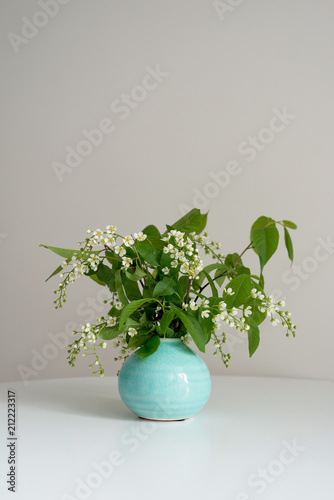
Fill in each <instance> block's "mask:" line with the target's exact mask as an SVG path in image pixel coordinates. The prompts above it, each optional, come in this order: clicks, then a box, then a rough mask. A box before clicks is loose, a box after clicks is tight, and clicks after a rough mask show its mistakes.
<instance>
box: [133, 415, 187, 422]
mask: <svg viewBox="0 0 334 500" xmlns="http://www.w3.org/2000/svg"><path fill="white" fill-rule="evenodd" d="M138 418H141V419H142V420H154V422H183V421H184V420H189V418H191V417H186V418H149V417H140V416H139V415H138Z"/></svg>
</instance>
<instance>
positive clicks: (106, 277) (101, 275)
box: [96, 262, 115, 283]
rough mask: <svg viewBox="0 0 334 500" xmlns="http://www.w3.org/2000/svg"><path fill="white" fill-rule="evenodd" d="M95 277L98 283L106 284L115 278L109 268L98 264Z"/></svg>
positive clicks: (113, 272) (101, 263)
mask: <svg viewBox="0 0 334 500" xmlns="http://www.w3.org/2000/svg"><path fill="white" fill-rule="evenodd" d="M96 275H97V277H98V279H99V280H100V281H104V283H107V282H108V281H111V280H112V279H114V278H115V271H113V270H112V269H111V268H110V267H109V266H106V265H105V264H103V262H100V263H99V265H98V268H97V271H96Z"/></svg>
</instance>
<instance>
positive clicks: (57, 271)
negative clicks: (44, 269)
mask: <svg viewBox="0 0 334 500" xmlns="http://www.w3.org/2000/svg"><path fill="white" fill-rule="evenodd" d="M61 271H63V266H58V267H57V269H56V270H55V271H53V273H52V274H50V276H49V277H48V278H47V279H46V280H45V282H47V281H49V279H50V278H53V276H56V274H58V273H61Z"/></svg>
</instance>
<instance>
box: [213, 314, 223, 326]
mask: <svg viewBox="0 0 334 500" xmlns="http://www.w3.org/2000/svg"><path fill="white" fill-rule="evenodd" d="M212 321H213V322H214V323H215V324H216V325H219V323H220V321H221V318H220V317H219V315H217V316H214V317H213V318H212Z"/></svg>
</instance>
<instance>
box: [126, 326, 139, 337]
mask: <svg viewBox="0 0 334 500" xmlns="http://www.w3.org/2000/svg"><path fill="white" fill-rule="evenodd" d="M137 333H138V332H137V330H136V329H135V328H129V330H128V334H129V335H130V337H134V336H135V335H137Z"/></svg>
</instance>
